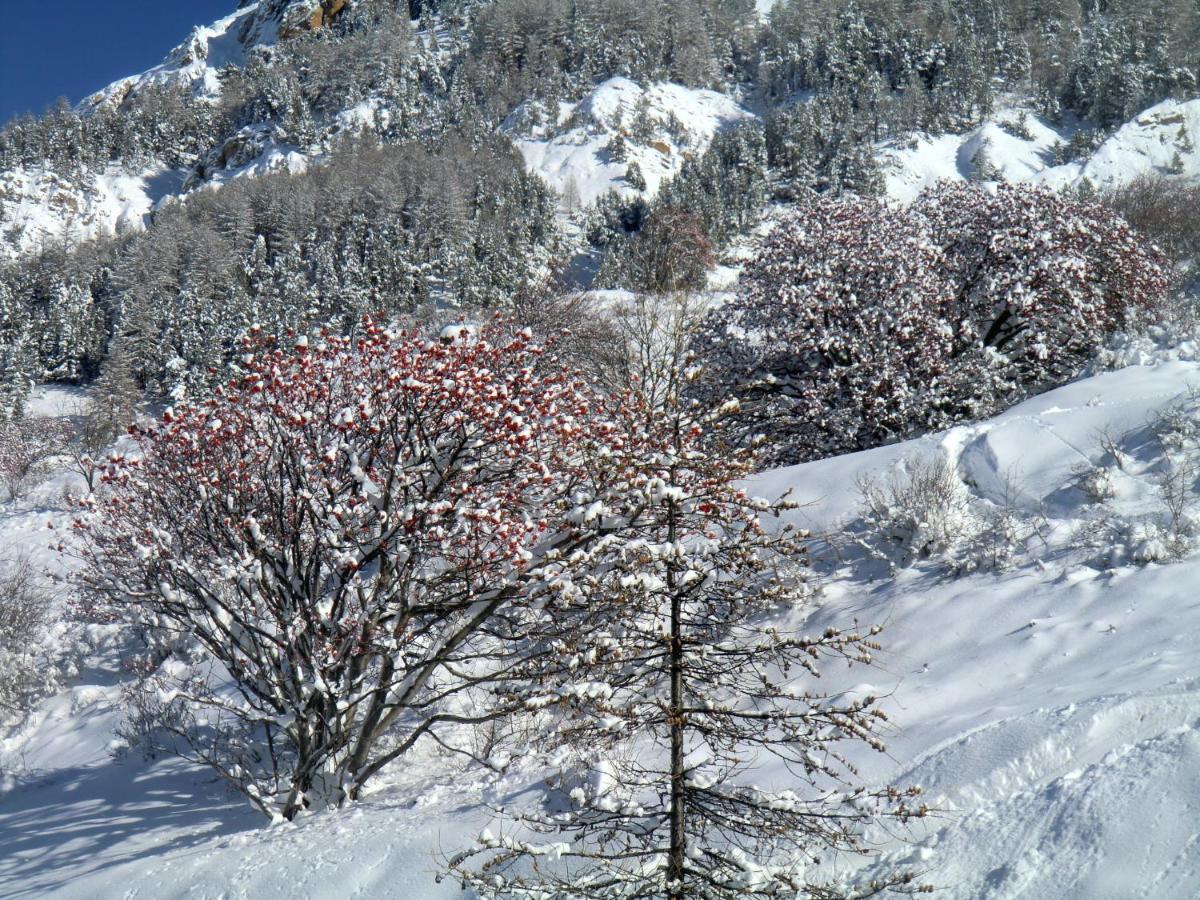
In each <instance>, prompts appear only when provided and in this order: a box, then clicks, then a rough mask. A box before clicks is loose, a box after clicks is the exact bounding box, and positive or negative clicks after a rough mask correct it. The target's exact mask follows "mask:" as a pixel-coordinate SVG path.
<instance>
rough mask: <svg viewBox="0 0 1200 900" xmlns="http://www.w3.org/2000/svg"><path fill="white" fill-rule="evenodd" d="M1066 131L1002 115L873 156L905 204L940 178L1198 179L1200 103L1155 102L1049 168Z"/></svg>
mask: <svg viewBox="0 0 1200 900" xmlns="http://www.w3.org/2000/svg"><path fill="white" fill-rule="evenodd" d="M1018 123H1019V124H1018ZM1021 131H1024V132H1025V134H1021V133H1020V132H1021ZM1072 133H1073V129H1071V128H1054V127H1052V126H1050V125H1048V124H1047V123H1046V122H1044V121H1042V120H1041V119H1039V118H1038V117H1037V116H1035V115H1033V114H1026V115H1024V116H1021V114H1020V113H1019V112H1016V111H1008V112H1005V113H1001V114H999V115H997V116H995V117H993V118H992V119H991V120H989V121H987V122H985V123H983V124H982V125H980V126H978V127H976V128H974V129H972V130H971V131H969V132H967V133H966V134H961V135H960V134H944V135H938V136H934V137H929V136H924V137H914V138H912V139H911V140H910V141H908V142H903V141H902V142H897V143H893V144H889V145H885V146H884V148H883V149H882V150H881V154H880V157H881V162H882V164H883V167H884V175H885V179H886V190H887V194H888V196H889V197H892V198H894V199H896V200H901V201H905V202H907V201H909V200H912V199H913V198H914V197H916V195H917V194H918V193H920V191H921V189H922V188H925V187H928V186H930V185H932V184H934V183H935V182H937V181H941V180H950V181H962V180H967V179H976V180H994V179H998V178H999V179H1003V180H1005V181H1034V182H1038V183H1043V184H1048V185H1050V186H1052V187H1055V188H1063V187H1078V186H1079V185H1081V184H1082V183H1083V182H1084V181H1085V180H1086V181H1087V182H1089V183H1090V184H1091V185H1092V187H1094V188H1096V189H1098V190H1102V189H1105V188H1111V187H1118V186H1120V185H1123V184H1128V183H1129V182H1130V181H1132V180H1134V179H1135V178H1137V177H1138V176H1139V175H1144V174H1156V175H1174V176H1179V177H1182V178H1188V179H1200V151H1198V150H1197V148H1196V142H1197V139H1200V100H1189V101H1186V102H1180V101H1176V100H1166V101H1164V102H1162V103H1159V104H1158V105H1157V106H1154V107H1151V108H1150V109H1148V110H1146V111H1145V112H1144V113H1142V114H1141V115H1139V116H1137V118H1135V119H1133V120H1132V121H1130V122H1127V123H1126V124H1124V125H1122V126H1121V127H1120V128H1118V129H1117V130H1116V132H1114V133H1113V134H1112V135H1111V136H1109V137H1108V138H1107V139H1106V140H1104V141H1103V143H1101V144H1100V146H1099V147H1097V148H1096V149H1095V151H1093V152H1092V153H1091V154H1090V155H1088V156H1086V157H1084V158H1083V159H1081V160H1076V161H1073V162H1067V163H1060V164H1057V165H1056V164H1055V163H1054V148H1055V145H1056V144H1060V143H1066V141H1068V140H1069V139H1070V137H1071V135H1072Z"/></svg>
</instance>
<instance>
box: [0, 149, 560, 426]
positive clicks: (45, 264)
mask: <svg viewBox="0 0 1200 900" xmlns="http://www.w3.org/2000/svg"><path fill="white" fill-rule="evenodd" d="M553 212H554V199H553V196H552V194H551V193H550V191H549V189H548V188H547V187H546V186H545V185H544V184H543V183H542V182H541V181H540V180H539V179H537V178H536V177H535V176H531V175H528V174H526V173H525V172H524V170H523V168H522V166H521V163H520V160H519V158H518V157H517V155H516V154H515V153H514V152H513V151H512V149H511V145H510V144H508V143H507V142H506V141H503V140H502V139H499V138H495V139H493V140H491V141H490V142H487V143H481V142H479V140H478V138H477V137H476V139H474V140H473V139H471V138H468V137H465V136H462V135H448V136H447V137H446V138H444V139H443V140H441V141H439V142H438V143H437V145H435V146H434V147H432V148H428V147H426V146H424V145H423V144H419V143H404V144H395V145H379V144H376V143H375V142H373V141H367V140H360V141H350V142H347V143H346V144H345V145H344V146H340V147H339V148H338V149H337V150H336V151H335V152H334V153H333V155H332V156H331V158H330V160H329V161H328V163H326V164H323V165H320V166H314V167H313V168H311V169H310V170H309V171H307V172H304V173H301V174H290V173H282V172H280V173H272V174H268V175H264V176H262V177H260V178H254V179H240V180H236V181H234V182H232V183H230V184H228V185H226V186H225V187H223V188H222V189H221V190H219V191H200V192H197V193H195V194H193V195H192V196H190V197H189V198H188V199H187V201H186V202H174V203H170V204H168V205H167V206H166V207H165V208H163V209H162V210H160V211H159V212H158V213H157V214H156V216H155V218H154V221H153V223H152V224H151V225H150V226H149V227H148V228H147V229H146V230H145V231H144V232H141V233H138V234H136V235H133V236H129V237H126V238H124V239H108V240H104V241H92V242H87V243H85V244H83V245H82V246H80V247H76V248H69V247H52V248H48V249H46V250H44V251H43V252H41V253H39V254H36V255H33V256H29V257H26V258H23V259H21V260H18V261H15V262H12V263H10V264H8V265H7V266H3V267H0V412H12V411H14V410H16V409H19V406H20V401H21V398H22V397H23V395H24V393H25V392H26V391H27V389H28V385H29V384H30V382H31V381H32V380H39V379H72V380H73V379H80V378H87V377H91V376H92V375H94V374H95V373H96V372H97V371H98V370H99V368H100V367H101V364H102V362H103V360H104V359H105V357H106V356H107V355H108V354H109V353H110V352H112V353H114V354H118V355H119V356H120V357H121V359H120V360H119V364H120V365H121V366H123V367H127V368H128V369H129V370H130V371H132V373H133V375H134V377H135V378H136V379H137V381H138V382H139V383H140V384H141V385H142V386H144V387H145V388H147V389H148V390H150V391H151V392H152V393H158V394H161V393H166V392H170V391H172V390H176V389H178V388H180V387H181V386H186V385H188V384H194V383H196V382H203V381H206V380H208V379H209V378H211V377H212V370H219V369H221V368H223V366H224V363H225V361H226V360H227V359H228V357H229V355H230V353H231V352H232V351H233V349H234V348H235V347H236V344H237V340H238V338H239V336H240V335H241V334H243V333H244V332H245V330H246V329H247V328H248V327H249V326H250V325H251V324H260V325H262V326H263V327H265V328H268V329H270V330H272V331H275V332H280V331H283V330H286V329H288V328H293V327H302V326H304V325H307V324H311V323H331V324H333V325H334V326H335V327H344V328H349V327H351V326H352V325H353V324H354V323H356V322H358V321H359V320H360V319H361V318H362V316H363V315H364V314H366V313H372V312H386V313H405V312H411V311H414V310H417V309H419V308H421V307H423V306H430V305H432V304H437V305H441V306H465V307H470V308H480V307H489V306H493V305H496V304H499V303H501V302H503V301H505V300H506V299H507V298H510V297H512V296H513V295H514V294H516V293H519V292H520V291H522V290H523V289H524V288H525V287H526V286H527V284H528V282H529V281H530V280H531V279H532V278H534V277H536V276H537V275H538V274H539V273H540V272H542V270H543V269H544V268H545V267H546V266H547V265H548V264H549V263H550V262H551V261H552V260H553V259H554V257H555V255H556V253H555V243H556V241H557V237H558V235H557V229H556V226H555V223H554V219H553Z"/></svg>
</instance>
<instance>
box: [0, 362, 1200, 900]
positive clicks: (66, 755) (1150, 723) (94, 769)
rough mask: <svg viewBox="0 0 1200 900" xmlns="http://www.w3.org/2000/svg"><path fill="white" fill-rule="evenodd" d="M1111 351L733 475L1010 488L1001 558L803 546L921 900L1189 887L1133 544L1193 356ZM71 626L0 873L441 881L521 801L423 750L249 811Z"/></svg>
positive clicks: (8, 742) (13, 744) (14, 880)
mask: <svg viewBox="0 0 1200 900" xmlns="http://www.w3.org/2000/svg"><path fill="white" fill-rule="evenodd" d="M1125 356H1126V358H1127V359H1135V360H1139V361H1140V363H1141V364H1137V365H1132V366H1129V367H1127V368H1123V369H1120V370H1117V371H1112V372H1107V373H1103V374H1099V375H1096V376H1094V377H1091V378H1087V379H1084V380H1081V381H1079V382H1077V383H1075V384H1072V385H1069V386H1067V387H1064V388H1061V389H1059V390H1056V391H1053V392H1051V393H1048V394H1045V395H1043V396H1041V397H1038V398H1035V399H1033V400H1030V401H1027V402H1026V403H1023V404H1021V405H1020V406H1018V407H1016V408H1015V409H1013V410H1011V411H1009V412H1008V413H1005V414H1004V415H1001V416H999V417H997V418H996V419H994V420H991V421H988V422H984V423H981V424H978V425H971V426H964V427H960V428H956V429H953V430H951V431H950V432H947V433H945V434H941V435H933V436H929V437H926V438H923V439H920V440H917V441H913V442H909V443H906V444H901V445H896V446H892V447H887V448H882V449H879V450H874V451H867V452H865V453H860V454H855V455H851V456H845V457H840V458H837V459H832V460H825V461H820V462H816V463H810V464H806V465H802V466H796V467H792V468H788V469H782V470H777V471H773V472H769V473H766V474H764V475H762V476H759V477H758V478H756V479H755V481H754V485H753V487H754V488H755V490H756V491H758V492H760V493H762V494H764V495H774V494H777V493H779V492H781V491H782V490H784V489H786V488H792V489H793V490H794V491H795V492H796V494H797V497H798V499H800V500H803V501H806V502H807V503H809V504H810V505H808V506H807V507H806V508H805V509H804V510H802V511H800V512H798V513H797V515H798V516H799V517H800V518H801V519H802V520H803V521H804V522H805V524H807V525H809V526H810V527H814V528H816V529H817V530H818V531H824V530H826V529H828V528H831V527H833V526H835V525H838V524H846V523H849V524H850V526H851V531H852V533H853V529H854V528H856V527H861V522H858V524H857V525H856V522H857V521H858V515H859V512H858V507H859V498H858V494H857V491H856V488H855V487H854V485H855V481H856V480H857V479H859V478H861V477H863V476H867V475H869V476H874V477H875V478H877V479H881V480H886V479H887V478H889V477H890V475H891V473H894V472H896V471H901V470H903V469H904V468H905V467H906V466H907V467H910V468H911V467H912V466H913V465H915V464H917V461H919V460H922V459H933V458H941V459H944V460H946V461H948V462H949V463H950V464H951V465H952V466H953V468H954V471H955V472H956V473H957V477H958V478H960V479H961V481H962V484H963V487H964V489H965V491H966V492H967V497H968V501H969V507H970V513H969V515H970V516H987V515H992V514H994V513H996V511H997V510H998V509H1000V508H1001V507H1003V510H1004V513H1005V515H1007V516H1009V517H1010V520H1011V521H1012V522H1014V523H1015V525H1014V531H1013V533H1014V534H1016V535H1017V536H1018V537H1017V539H1016V545H1017V551H1016V554H1015V556H1014V557H1013V559H1012V561H1011V564H1010V565H1009V566H1008V567H1007V568H1003V569H1002V570H1000V571H990V570H987V571H979V572H976V573H974V574H959V575H957V576H956V575H955V574H954V572H953V571H952V567H951V566H950V565H949V564H948V563H947V562H946V560H945V558H943V557H941V556H939V555H937V554H935V555H934V557H933V558H931V559H929V560H926V561H924V562H918V563H917V564H916V565H914V566H911V567H908V568H901V569H900V570H899V571H898V572H897V573H896V574H895V575H888V574H887V569H886V567H883V566H882V565H881V564H880V563H878V562H876V561H873V560H870V559H866V558H863V557H862V555H861V554H860V553H858V552H857V550H856V547H857V546H860V545H856V544H854V543H853V542H851V543H846V542H845V541H842V542H841V543H840V544H839V547H840V550H839V551H838V553H837V554H836V555H835V554H834V553H833V552H832V550H826V552H824V553H822V554H820V555H819V557H818V559H819V562H818V566H819V568H820V569H821V570H822V572H823V580H824V582H825V585H824V601H823V605H822V606H821V607H820V608H819V609H818V610H817V612H816V613H815V619H814V621H813V622H812V623H811V624H812V626H813V627H816V626H818V625H821V624H824V623H827V622H831V623H832V622H837V623H845V622H847V621H849V620H851V619H857V620H859V621H861V622H878V623H882V624H884V626H885V631H884V633H883V635H882V640H883V642H884V644H885V651H884V652H883V653H882V654H880V657H879V660H878V666H877V667H876V668H875V669H873V670H865V669H855V670H854V671H852V672H851V673H850V675H849V676H847V675H845V674H841V673H836V672H831V673H830V674H831V676H832V678H833V679H834V686H836V685H838V684H839V683H840V682H839V679H841V680H843V681H844V680H845V679H846V678H847V677H849V678H850V680H849V681H845V683H844V685H843V687H844V688H845V689H847V690H852V691H857V692H866V691H871V692H876V693H883V694H886V695H888V697H889V699H888V700H887V703H886V706H887V709H888V711H889V714H890V715H891V717H892V726H893V730H892V733H891V734H890V735H889V747H888V754H887V755H886V756H879V755H873V754H869V753H866V752H865V751H864V753H863V754H862V755H861V758H856V759H855V761H856V762H857V763H859V764H860V765H861V766H862V768H863V771H864V773H865V775H866V777H867V779H868V780H869V781H870V782H873V783H876V784H882V783H887V782H896V781H899V782H901V783H920V784H922V785H924V786H925V788H926V790H927V793H928V796H929V798H930V799H931V801H932V802H933V804H934V805H935V806H936V807H937V808H938V809H939V813H938V814H937V816H935V817H934V818H933V819H932V820H930V821H929V822H928V823H927V825H926V826H925V827H923V828H922V829H921V830H919V831H918V832H917V833H916V834H915V837H916V838H917V839H918V840H919V843H918V844H917V845H916V846H915V847H912V846H903V845H897V844H896V843H895V842H894V841H892V840H890V839H889V838H888V837H887V836H886V835H883V834H879V835H876V838H877V839H879V840H880V841H881V842H882V846H883V848H884V850H885V851H886V852H887V855H886V856H885V858H884V859H885V862H887V863H895V862H897V861H900V862H904V863H907V864H910V865H916V866H918V867H919V868H920V869H922V870H923V871H924V872H925V877H926V879H927V880H928V881H930V882H932V883H934V884H936V885H937V886H938V887H939V888H941V892H940V893H939V896H945V897H953V898H963V900H966V898H993V900H1000V898H1018V897H1019V898H1022V900H1061V898H1064V897H1076V898H1084V897H1086V898H1089V900H1109V898H1111V900H1125V898H1130V897H1147V898H1149V897H1153V898H1168V900H1169V898H1181V900H1182V898H1191V897H1195V896H1196V895H1197V893H1198V892H1200V865H1198V862H1197V861H1198V860H1200V854H1198V853H1197V841H1198V840H1200V837H1198V836H1197V830H1196V825H1195V822H1196V809H1195V802H1196V801H1195V797H1196V796H1197V791H1198V790H1200V781H1198V780H1197V779H1198V778H1200V776H1198V775H1197V773H1198V772H1200V737H1198V736H1197V734H1198V732H1197V730H1196V723H1197V722H1198V721H1200V668H1198V665H1197V662H1196V656H1195V652H1194V647H1195V644H1196V642H1197V641H1198V640H1200V601H1198V600H1197V596H1196V592H1195V583H1196V580H1197V578H1200V557H1198V556H1197V554H1196V552H1195V551H1192V552H1190V554H1189V555H1188V556H1187V558H1186V559H1184V560H1183V561H1181V562H1174V563H1169V562H1165V561H1160V562H1154V561H1150V560H1153V559H1154V558H1156V557H1157V556H1159V555H1160V553H1159V552H1158V551H1156V549H1155V547H1154V546H1153V544H1154V541H1155V540H1157V538H1155V535H1156V534H1157V535H1160V536H1161V534H1162V529H1163V528H1164V527H1165V525H1164V522H1165V519H1164V512H1163V504H1162V501H1161V499H1160V489H1159V484H1160V482H1161V480H1162V477H1163V473H1164V472H1165V471H1167V470H1168V468H1169V465H1168V462H1167V457H1166V455H1165V451H1164V449H1163V447H1164V446H1169V447H1173V448H1175V449H1176V450H1178V448H1181V447H1182V448H1184V450H1185V452H1186V453H1187V454H1191V455H1190V456H1188V457H1187V458H1188V459H1190V460H1191V463H1192V464H1195V462H1196V461H1197V459H1200V455H1197V454H1200V448H1197V446H1196V445H1195V443H1194V437H1193V432H1192V431H1191V429H1192V428H1195V427H1197V426H1196V423H1197V422H1198V421H1200V410H1197V409H1196V408H1195V406H1194V405H1189V404H1194V401H1190V400H1188V397H1187V395H1188V388H1189V385H1193V384H1200V361H1198V360H1197V357H1198V356H1200V353H1198V351H1197V348H1196V347H1194V346H1193V345H1191V344H1184V345H1182V346H1181V347H1179V348H1177V349H1176V350H1174V351H1172V352H1169V353H1167V352H1162V351H1158V350H1154V349H1153V348H1148V347H1146V346H1144V345H1143V346H1139V347H1136V348H1134V349H1132V350H1129V351H1126V353H1125ZM1181 404H1182V406H1180V405H1181ZM45 405H46V404H42V407H43V408H44V407H45ZM1176 407H1179V408H1182V409H1184V410H1185V412H1186V415H1185V416H1183V417H1182V418H1179V417H1176V418H1175V419H1174V420H1172V421H1173V422H1174V424H1173V425H1171V426H1170V428H1165V426H1163V424H1162V423H1161V422H1160V421H1159V419H1158V417H1159V416H1160V414H1162V413H1165V412H1168V411H1170V410H1171V409H1173V408H1176ZM1188 422H1190V423H1191V424H1190V425H1188V424H1187V423H1188ZM1164 428H1165V430H1164ZM1168 432H1169V433H1168ZM1172 452H1174V451H1172ZM1114 453H1115V455H1114ZM1172 458H1173V459H1175V460H1176V462H1178V459H1179V457H1177V456H1173V457H1172ZM1095 472H1102V473H1103V475H1102V476H1094V473H1095ZM64 477H65V476H64ZM1100 482H1103V483H1104V484H1105V485H1108V486H1109V487H1108V488H1107V489H1104V490H1100V489H1099V488H1097V487H1096V485H1098V484H1099V483H1100ZM1089 485H1091V487H1089ZM62 488H63V478H62V477H60V478H57V479H55V480H52V481H51V482H50V483H48V484H47V485H45V486H44V487H43V488H42V489H41V491H40V493H38V494H37V495H36V497H34V498H33V499H31V500H29V501H26V502H25V504H24V505H20V506H13V505H10V506H8V507H7V508H6V509H4V510H3V515H2V517H0V529H2V533H0V534H2V538H0V539H2V541H3V544H4V545H5V546H7V547H12V546H16V545H23V546H27V547H31V548H33V547H38V546H40V543H41V540H42V538H40V537H39V535H44V533H45V532H44V526H45V522H46V519H47V518H48V517H57V516H60V515H61V514H60V513H57V512H55V511H54V508H55V507H56V505H57V504H58V502H59V501H58V499H57V497H58V495H59V493H60V492H61V490H62ZM1006 496H1007V497H1008V500H1005V497H1006ZM1105 497H1107V499H1104V498H1105ZM1193 511H1194V507H1193V508H1189V510H1188V513H1189V515H1190V514H1192V513H1193ZM970 530H971V528H970V525H969V522H968V521H967V520H964V521H963V523H961V531H962V533H963V534H964V535H966V534H968V533H969V532H970ZM860 534H861V535H862V536H863V540H864V541H865V540H866V538H867V537H868V535H866V534H864V533H862V532H861V531H860ZM971 552H975V551H971ZM964 553H966V554H967V555H965V556H964V555H959V556H956V557H955V559H956V560H957V563H956V565H959V566H960V567H961V564H962V561H963V560H964V559H966V558H967V557H968V556H969V552H967V551H964ZM40 557H41V559H43V560H44V561H46V562H47V563H48V564H49V565H50V566H52V567H55V566H58V565H59V563H58V562H57V561H56V558H55V557H54V556H53V555H52V554H51V553H49V552H48V551H41V552H40ZM839 560H841V561H839ZM86 637H87V641H86V646H87V647H88V648H89V649H88V650H87V659H86V661H85V664H84V666H83V673H82V675H81V676H80V677H79V678H78V680H77V681H76V682H75V683H74V684H73V685H72V686H71V688H70V689H69V690H67V691H66V692H64V693H62V694H60V695H58V696H55V697H53V698H52V699H50V700H49V701H47V702H46V703H44V704H43V705H42V706H41V707H40V708H39V710H38V711H37V712H36V714H35V715H34V717H33V718H32V720H31V721H30V723H29V724H28V725H27V726H26V727H24V728H22V729H20V730H19V731H18V732H17V733H15V734H12V735H10V736H8V737H7V739H5V740H3V741H2V742H0V773H2V777H0V791H2V792H3V793H0V848H3V849H2V850H0V894H2V895H3V896H6V897H33V896H55V897H68V898H92V897H115V896H125V897H156V898H171V897H211V898H215V897H227V898H241V897H244V898H252V897H264V896H302V897H312V898H320V897H329V898H334V897H337V898H340V897H347V896H363V897H367V896H398V897H406V898H408V897H411V898H430V900H433V898H442V897H456V896H462V894H460V893H459V891H458V890H457V887H456V886H455V885H453V884H450V883H448V882H444V883H442V884H440V885H438V884H436V883H435V881H434V877H435V874H436V872H437V871H438V870H439V866H440V865H441V861H442V860H443V859H444V857H445V854H448V853H451V852H453V851H454V850H455V849H456V848H459V847H461V846H462V845H463V844H464V843H465V842H466V841H467V840H469V838H470V836H471V835H472V834H473V833H475V832H476V831H477V830H478V829H479V828H481V827H483V826H484V825H486V824H487V822H488V820H489V817H490V814H489V812H488V811H487V810H486V809H484V808H483V807H481V806H480V805H479V799H478V798H479V797H480V796H483V797H484V798H485V799H487V800H489V801H490V802H493V803H497V804H509V803H519V802H521V800H520V797H521V796H522V791H523V786H524V784H525V779H526V778H527V777H528V776H527V775H526V774H525V773H523V772H522V770H521V767H520V765H517V766H515V767H513V768H512V769H510V770H509V772H508V774H507V775H504V776H499V777H496V776H493V777H490V778H484V777H483V776H480V775H479V774H477V773H475V772H473V771H468V772H463V771H462V770H461V768H460V767H459V766H458V765H457V764H454V763H451V762H449V761H447V760H446V759H444V758H440V757H438V756H437V755H436V754H432V753H431V752H430V753H429V754H428V755H427V756H426V757H425V758H424V759H423V760H422V762H421V764H420V765H414V764H413V763H412V761H411V760H410V761H409V762H408V763H407V764H406V765H405V766H404V767H403V769H402V770H401V771H398V772H394V773H392V775H391V776H390V777H389V779H388V781H389V784H387V785H386V786H382V785H381V786H380V787H379V788H377V789H376V790H375V792H374V793H372V795H371V796H370V797H368V798H367V799H365V800H364V801H362V802H361V803H359V804H358V805H356V806H354V807H353V808H350V809H348V810H346V811H343V812H337V813H329V814H321V815H315V816H311V817H307V818H303V819H301V820H300V821H299V822H298V823H296V824H289V825H284V826H276V827H272V828H264V827H263V826H262V824H261V820H260V819H259V818H257V817H256V816H255V815H254V814H252V813H251V812H250V811H249V810H248V809H247V808H246V806H245V804H244V803H242V802H241V801H238V800H236V799H233V798H231V797H229V796H228V795H226V793H225V792H224V790H223V789H222V787H221V786H220V785H219V784H216V783H214V782H213V781H212V780H211V778H210V777H209V776H208V775H207V774H205V773H204V772H200V771H196V770H189V769H187V768H186V767H183V766H181V765H180V764H178V763H176V762H173V761H169V760H158V761H145V760H143V759H141V758H140V757H139V756H138V755H137V754H134V753H124V754H121V753H119V752H117V751H118V750H119V747H120V742H119V741H116V740H115V738H114V734H113V727H114V725H115V724H116V723H117V721H118V718H119V715H118V713H117V712H116V710H115V708H114V704H115V703H116V701H117V699H118V697H119V694H120V690H119V682H120V680H121V678H122V674H121V671H120V662H119V658H120V654H119V649H120V648H119V647H118V646H116V645H114V644H113V643H112V641H113V638H112V635H111V634H110V633H108V632H106V631H105V630H104V629H103V628H93V629H92V631H91V633H90V634H88V635H87V636H86ZM864 679H866V680H869V682H870V684H869V685H868V684H864V683H862V682H863V680H864ZM114 752H116V755H115V756H114ZM764 777H767V778H769V777H770V771H769V770H768V771H767V772H766V773H764Z"/></svg>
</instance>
